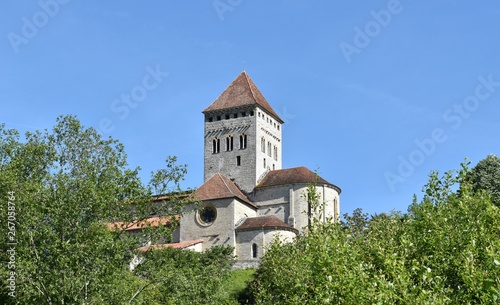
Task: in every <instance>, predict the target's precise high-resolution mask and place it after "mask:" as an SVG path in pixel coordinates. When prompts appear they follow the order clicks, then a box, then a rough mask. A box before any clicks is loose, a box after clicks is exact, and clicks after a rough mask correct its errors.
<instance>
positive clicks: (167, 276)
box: [0, 116, 232, 304]
mask: <svg viewBox="0 0 500 305" xmlns="http://www.w3.org/2000/svg"><path fill="white" fill-rule="evenodd" d="M138 173H139V168H136V169H130V168H128V164H127V160H126V154H125V151H124V147H123V145H122V144H120V143H119V142H118V141H116V140H113V139H112V138H108V139H103V138H102V137H101V136H100V135H99V134H98V133H97V132H96V131H95V130H94V129H92V128H84V127H83V126H82V125H81V124H80V122H79V121H78V120H77V119H76V118H75V117H73V116H65V117H60V118H58V120H57V123H56V125H55V126H54V128H53V129H52V130H51V131H48V130H45V131H43V132H41V131H37V132H35V133H27V134H26V137H25V139H24V140H23V141H21V140H20V137H19V133H18V132H17V131H15V130H6V129H5V128H4V127H3V126H0V200H1V202H2V204H1V205H0V219H1V221H0V222H1V223H2V226H1V227H0V247H1V248H2V249H1V250H2V251H1V254H0V255H1V261H2V262H3V263H2V264H1V265H0V277H1V278H2V282H3V283H6V281H5V279H7V278H9V276H10V275H11V272H15V281H14V283H15V285H16V287H15V288H16V289H15V298H13V297H11V296H9V293H12V291H11V290H9V287H7V286H6V285H5V284H4V285H2V287H1V290H0V303H2V304H10V303H16V304H127V303H129V302H130V301H131V300H133V302H134V304H137V303H139V300H141V298H142V299H144V300H146V299H147V300H148V302H146V303H154V302H155V300H163V299H165V298H167V297H166V295H168V293H169V291H168V289H169V287H168V286H165V285H167V284H166V283H168V285H171V284H173V283H177V284H178V285H181V286H182V285H184V286H183V287H187V286H189V285H191V286H193V287H196V288H190V289H187V288H186V293H187V294H189V293H193V295H201V294H208V290H203V289H205V288H203V285H201V284H200V283H201V281H204V282H205V283H204V284H205V286H206V287H211V289H215V288H214V285H216V284H217V281H214V280H213V279H212V278H213V277H214V278H216V277H218V278H220V279H223V278H224V274H225V272H226V271H225V270H227V269H228V268H229V266H230V264H231V261H230V260H228V259H227V258H228V255H229V254H228V253H232V250H227V249H215V250H213V251H209V252H208V253H207V254H204V255H201V254H193V253H188V252H186V253H182V254H179V253H177V252H169V251H168V250H166V251H158V253H157V252H156V251H148V252H146V253H143V254H142V256H143V257H144V259H145V263H144V264H143V265H141V267H140V268H139V269H140V270H141V272H143V273H144V274H147V275H148V276H147V277H146V276H144V275H142V274H141V276H138V274H133V273H132V272H130V270H129V263H130V261H131V259H132V257H133V256H134V253H135V249H136V248H138V247H139V246H142V245H143V243H144V242H146V241H148V242H151V243H156V242H159V241H162V240H166V239H169V237H170V236H171V234H172V232H173V230H175V228H176V224H175V223H173V225H170V226H159V227H157V228H153V227H145V228H144V229H143V233H144V236H145V238H144V239H142V240H141V239H137V238H133V237H132V235H129V234H124V231H123V230H122V228H118V229H114V230H110V229H109V228H108V226H107V225H106V224H108V223H110V222H112V221H123V222H125V223H131V224H134V223H137V222H139V221H142V220H144V219H146V218H148V217H150V215H151V213H156V214H159V215H163V216H164V217H168V216H172V215H180V214H181V213H182V210H183V208H184V206H185V205H186V204H187V203H188V202H187V197H186V196H185V195H184V194H182V193H181V192H180V185H179V183H180V181H182V179H183V177H184V175H185V173H186V166H185V165H176V159H175V157H169V158H168V159H167V163H166V168H165V169H161V170H159V171H157V172H156V173H152V179H151V182H150V183H149V184H147V185H145V184H143V183H142V181H141V180H140V179H139V176H138ZM153 192H159V193H167V192H168V193H169V196H168V200H166V201H155V202H153V200H152V194H153ZM8 202H13V204H12V205H11V204H7V203H8ZM8 213H11V214H12V215H11V214H8ZM8 217H11V219H12V222H11V223H9V226H7V223H6V222H7V219H8ZM14 218H15V220H14ZM8 232H11V233H12V232H14V233H15V235H9V234H8ZM9 236H14V237H15V240H9ZM13 241H14V242H15V244H14V243H12V242H13ZM9 242H11V243H10V244H9ZM8 250H9V251H10V250H13V251H10V252H8ZM217 251H218V252H217ZM164 252H165V253H168V255H165V256H162V255H163V253H164ZM12 253H14V255H12ZM173 257H175V258H179V262H178V263H177V265H175V266H172V264H173V262H172V261H173V259H172V258H173ZM7 262H13V263H15V265H12V264H11V265H9V264H7ZM161 262H168V264H169V265H168V266H167V265H161V264H160V263H161ZM182 264H185V266H194V265H193V264H197V265H196V266H197V267H196V268H194V267H193V268H188V267H182V266H184V265H182ZM172 267H175V268H172ZM167 271H168V272H167ZM177 280H178V281H177ZM150 286H154V287H156V289H153V290H151V293H152V294H151V295H146V292H147V290H145V289H142V290H141V288H142V287H150ZM179 287H180V286H179ZM185 298H186V299H189V298H190V296H188V295H185ZM207 299H209V298H207ZM176 304H180V303H178V302H177V303H176ZM200 304H201V303H200ZM207 304H208V303H207Z"/></svg>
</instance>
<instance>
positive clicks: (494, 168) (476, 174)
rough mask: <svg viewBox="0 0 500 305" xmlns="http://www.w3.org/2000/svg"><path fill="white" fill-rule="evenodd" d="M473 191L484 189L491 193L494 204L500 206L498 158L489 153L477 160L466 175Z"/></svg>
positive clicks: (499, 159)
mask: <svg viewBox="0 0 500 305" xmlns="http://www.w3.org/2000/svg"><path fill="white" fill-rule="evenodd" d="M467 178H468V180H469V183H470V184H471V185H472V188H473V190H474V191H479V190H484V191H486V192H488V193H489V194H490V195H491V198H492V201H493V203H494V204H495V205H497V206H499V207H500V158H499V157H497V156H495V155H489V156H487V157H486V158H484V159H483V160H481V161H479V162H478V163H477V165H476V166H474V167H473V168H472V170H471V171H470V172H469V174H468V176H467Z"/></svg>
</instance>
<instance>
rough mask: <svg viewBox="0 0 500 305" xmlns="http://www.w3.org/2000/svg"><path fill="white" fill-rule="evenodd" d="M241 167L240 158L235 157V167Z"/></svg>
mask: <svg viewBox="0 0 500 305" xmlns="http://www.w3.org/2000/svg"><path fill="white" fill-rule="evenodd" d="M240 165H241V156H236V166H240Z"/></svg>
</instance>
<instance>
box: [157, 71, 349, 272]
mask: <svg viewBox="0 0 500 305" xmlns="http://www.w3.org/2000/svg"><path fill="white" fill-rule="evenodd" d="M203 114H204V124H205V130H204V143H205V144H204V161H205V162H204V183H203V185H201V186H200V187H199V188H198V189H197V190H196V191H195V192H194V193H193V194H192V196H194V197H195V198H196V199H197V200H199V201H201V205H199V206H196V205H192V206H191V207H189V208H188V210H187V211H186V212H185V214H184V215H183V216H182V217H181V219H180V228H179V229H178V232H176V234H175V235H174V240H173V241H174V243H172V244H168V245H163V246H169V247H175V248H184V249H191V250H194V251H203V250H204V249H208V248H210V247H212V246H215V245H226V246H232V247H234V249H235V253H234V254H235V255H236V257H237V266H236V267H249V266H257V265H258V263H259V261H260V258H261V257H262V256H263V255H264V253H265V251H266V247H267V246H268V245H269V244H270V242H271V241H272V240H273V239H275V238H281V239H282V240H284V241H290V240H292V239H293V238H294V237H295V236H297V235H298V234H301V233H304V232H306V230H307V227H308V224H309V217H308V213H310V212H311V208H310V207H309V205H308V200H307V195H306V194H307V187H308V185H311V184H314V185H315V187H316V191H317V194H318V195H319V201H320V203H321V204H323V207H324V210H323V212H322V215H315V217H316V218H320V219H322V220H325V221H326V220H327V219H334V220H337V219H338V217H339V195H340V192H341V190H340V188H339V187H337V186H336V185H334V184H332V183H330V182H328V181H326V180H325V179H323V178H321V177H319V176H318V175H316V174H315V173H314V172H313V171H311V170H310V169H308V168H306V167H295V168H287V169H283V168H282V154H283V150H282V141H283V138H282V125H283V123H284V122H283V120H282V119H281V118H280V116H279V115H278V114H277V113H276V112H275V111H274V110H273V108H272V107H271V105H270V104H269V103H268V102H267V101H266V99H265V98H264V96H263V95H262V93H261V92H260V90H259V89H258V88H257V86H256V85H255V84H254V82H253V81H252V80H251V79H250V77H249V76H248V74H247V73H246V72H245V71H243V72H242V73H241V74H240V75H238V76H237V77H236V79H234V80H233V82H232V83H231V84H230V85H229V86H228V87H227V88H226V89H225V90H224V92H222V94H221V95H220V96H219V97H218V98H217V99H216V100H215V101H214V102H213V103H212V104H210V105H209V106H208V107H207V108H205V110H203Z"/></svg>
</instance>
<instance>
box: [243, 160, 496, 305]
mask: <svg viewBox="0 0 500 305" xmlns="http://www.w3.org/2000/svg"><path fill="white" fill-rule="evenodd" d="M467 173H468V168H467V166H466V165H465V164H463V165H462V168H461V169H460V170H458V171H450V172H446V173H445V174H444V175H443V176H442V177H440V176H439V174H438V173H437V172H432V173H431V174H430V177H429V182H428V183H427V184H426V185H425V186H424V190H423V191H424V197H423V198H422V200H421V201H418V200H417V199H416V198H415V199H414V202H413V204H412V205H411V206H410V207H409V210H408V213H406V214H403V213H399V212H391V213H390V214H382V215H378V216H376V217H373V218H372V219H371V220H370V222H369V224H368V225H367V226H366V229H363V234H358V235H356V238H352V234H345V232H346V229H345V227H343V226H342V225H340V224H335V223H321V222H314V223H313V225H312V228H311V230H310V231H309V234H308V235H304V236H299V237H298V238H297V239H296V241H295V242H294V243H290V244H282V243H280V242H279V241H277V242H275V243H274V244H273V245H272V246H271V248H270V249H269V250H268V251H267V252H266V254H265V255H264V257H263V259H262V262H261V266H260V268H259V269H258V271H257V272H256V276H255V280H254V281H253V282H252V283H251V285H250V291H251V295H252V298H251V300H253V301H254V303H255V304H276V303H280V304H415V305H416V304H498V302H499V300H500V209H499V208H498V207H497V206H495V205H493V204H492V203H491V200H490V198H489V195H488V194H486V193H484V192H474V191H473V189H472V186H471V185H470V184H469V183H468V182H467V179H465V177H467ZM457 186H459V187H460V188H459V190H458V192H457V191H455V190H456V189H457ZM356 215H357V216H359V215H362V214H361V213H358V212H357V213H356ZM356 215H353V216H349V217H346V218H347V219H350V217H351V218H352V217H354V216H356ZM355 218H356V219H366V218H365V217H355ZM356 223H359V222H358V221H357V222H356ZM354 227H355V228H357V227H359V226H354ZM361 227H364V225H363V226H361Z"/></svg>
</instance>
